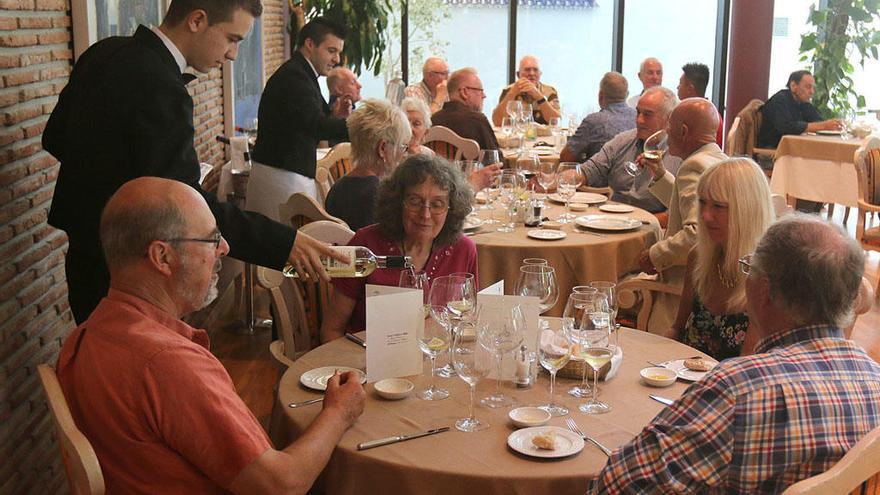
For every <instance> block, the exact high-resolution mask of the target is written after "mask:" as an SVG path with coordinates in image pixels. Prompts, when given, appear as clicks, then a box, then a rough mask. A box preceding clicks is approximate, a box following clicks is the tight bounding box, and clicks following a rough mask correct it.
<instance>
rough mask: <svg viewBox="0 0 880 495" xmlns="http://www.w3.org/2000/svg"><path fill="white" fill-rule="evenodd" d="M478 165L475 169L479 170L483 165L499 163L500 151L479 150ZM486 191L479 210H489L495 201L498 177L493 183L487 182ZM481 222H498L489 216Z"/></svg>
mask: <svg viewBox="0 0 880 495" xmlns="http://www.w3.org/2000/svg"><path fill="white" fill-rule="evenodd" d="M477 161H478V162H479V165H477V169H478V170H480V169H482V168H483V167H487V166H489V165H494V164H496V163H498V164H500V163H501V153H500V152H499V151H498V150H480V155H479V157H478V159H477ZM485 191H486V204H485V205H483V206H481V207H480V209H481V210H491V209H492V207H493V206H492V203H493V202H494V201H495V198H497V197H498V179H495V182H494V183H493V184H489V186H488V187H486V189H485ZM483 223H486V224H493V223H498V220H495V219H494V218H492V217H491V216H490V218H489V219H488V220H486V221H484V222H483Z"/></svg>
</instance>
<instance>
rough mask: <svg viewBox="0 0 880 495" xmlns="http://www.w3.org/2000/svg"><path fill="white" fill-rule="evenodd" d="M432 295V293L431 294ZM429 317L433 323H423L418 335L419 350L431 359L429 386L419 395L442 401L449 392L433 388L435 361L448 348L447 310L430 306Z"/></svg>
mask: <svg viewBox="0 0 880 495" xmlns="http://www.w3.org/2000/svg"><path fill="white" fill-rule="evenodd" d="M431 295H433V291H432V294H431ZM431 316H432V317H433V318H434V321H430V320H428V321H425V324H424V325H423V326H422V331H421V333H420V334H419V349H421V350H422V352H423V353H424V354H425V355H427V356H428V357H429V358H430V359H431V386H430V387H428V388H427V389H425V390H422V391H421V392H420V393H419V398H421V399H424V400H442V399H445V398H447V397H449V391H448V390H446V389H442V388H437V387H435V386H434V376H435V375H436V374H437V372H436V368H435V361H436V359H437V356H439V355H440V353H442V352H443V351H445V350H446V349H448V348H449V328H448V327H449V310H448V309H446V305H445V304H444V305H436V306H435V305H433V304H432V305H431Z"/></svg>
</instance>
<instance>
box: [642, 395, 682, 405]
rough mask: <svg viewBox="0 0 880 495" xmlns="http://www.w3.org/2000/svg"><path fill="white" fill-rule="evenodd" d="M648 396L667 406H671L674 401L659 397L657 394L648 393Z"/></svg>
mask: <svg viewBox="0 0 880 495" xmlns="http://www.w3.org/2000/svg"><path fill="white" fill-rule="evenodd" d="M648 397H650V398H652V399H654V400H656V401H657V402H659V403H661V404H665V405H667V406H671V405H672V404H673V403H674V402H675V401H674V400H672V399H667V398H666V397H660V396H659V395H648Z"/></svg>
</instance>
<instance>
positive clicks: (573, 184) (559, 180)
mask: <svg viewBox="0 0 880 495" xmlns="http://www.w3.org/2000/svg"><path fill="white" fill-rule="evenodd" d="M583 180H584V178H583V174H581V165H580V164H579V163H575V162H562V163H560V164H559V167H558V168H557V169H556V184H557V187H556V190H557V193H558V194H559V195H560V196H562V197H563V198H564V199H565V213H564V214H562V215H559V217H558V218H557V219H556V220H557V221H558V222H559V223H569V222H570V221H571V220H572V219H574V218H575V216H574V215H573V214H572V213H571V207H570V204H571V198H572V196H574V193H575V192H577V188H578V187H580V186H581V184H582V183H583Z"/></svg>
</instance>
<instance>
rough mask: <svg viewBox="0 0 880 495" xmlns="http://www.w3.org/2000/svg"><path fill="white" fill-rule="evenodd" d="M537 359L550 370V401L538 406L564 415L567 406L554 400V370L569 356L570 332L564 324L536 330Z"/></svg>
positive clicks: (564, 362) (555, 413)
mask: <svg viewBox="0 0 880 495" xmlns="http://www.w3.org/2000/svg"><path fill="white" fill-rule="evenodd" d="M537 347H538V360H539V361H540V362H541V366H543V367H544V369H545V370H547V371H549V372H550V402H549V403H547V404H544V405H542V406H539V407H540V408H541V409H543V410H545V411H547V412H549V413H550V414H551V415H553V416H565V415H566V414H568V408H566V407H565V406H562V405H560V404H556V403H555V402H554V398H555V390H556V372H557V371H559V370H560V369H562V367H563V366H565V365H566V364H567V363H568V360H569V359H570V358H571V347H572V346H571V334H570V333H569V331H568V329H567V328H565V325H563V326H562V328H560V329H558V330H553V329H551V328H545V329H544V330H542V331H540V332H538V344H537Z"/></svg>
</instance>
